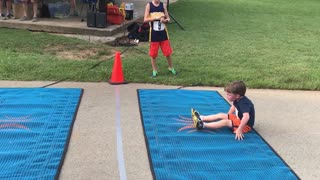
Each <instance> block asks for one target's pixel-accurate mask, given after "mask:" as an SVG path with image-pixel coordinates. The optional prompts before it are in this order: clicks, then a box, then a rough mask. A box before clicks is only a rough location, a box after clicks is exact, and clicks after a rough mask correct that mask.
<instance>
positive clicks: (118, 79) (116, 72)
mask: <svg viewBox="0 0 320 180" xmlns="http://www.w3.org/2000/svg"><path fill="white" fill-rule="evenodd" d="M109 83H110V84H114V85H116V84H125V83H126V82H124V77H123V72H122V63H121V57H120V52H119V51H117V52H116V55H115V57H114V63H113V69H112V74H111V79H110V80H109Z"/></svg>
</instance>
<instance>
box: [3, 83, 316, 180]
mask: <svg viewBox="0 0 320 180" xmlns="http://www.w3.org/2000/svg"><path fill="white" fill-rule="evenodd" d="M50 83H51V82H17V81H14V82H12V81H0V87H42V86H45V85H47V84H50ZM50 87H52V88H53V87H55V88H56V87H64V88H68V87H73V88H83V89H84V94H83V97H82V101H81V104H80V107H79V111H78V114H77V118H76V121H75V123H74V127H73V132H72V136H71V141H70V144H69V148H68V152H67V154H66V158H65V161H64V165H63V167H62V171H61V174H60V179H61V180H70V179H77V180H82V179H83V180H91V179H93V180H100V179H101V180H104V179H108V180H112V179H125V178H126V179H132V180H137V179H141V180H142V179H143V180H146V179H152V174H151V171H150V166H149V160H148V155H147V151H146V145H145V140H144V136H143V129H142V124H141V119H140V113H139V105H138V99H137V92H136V90H137V89H149V88H151V89H176V88H179V86H162V85H151V84H133V83H132V84H126V85H118V86H112V85H109V84H108V83H78V82H62V83H58V84H55V85H53V86H50ZM185 89H195V90H196V89H209V90H217V91H219V92H220V93H221V94H222V95H224V92H223V88H216V87H187V88H185ZM247 96H248V97H250V98H251V99H252V101H253V102H254V104H255V107H256V124H255V129H256V130H257V131H258V132H259V133H260V134H261V135H262V136H263V137H264V138H265V140H266V141H267V142H268V143H269V144H270V145H271V146H272V147H273V148H274V149H275V150H276V151H277V152H278V154H279V155H280V156H281V157H282V158H283V159H284V160H285V161H286V162H287V163H288V165H289V166H290V167H291V168H292V169H293V170H294V171H295V172H296V173H297V174H298V175H299V176H300V178H301V179H306V180H308V179H320V171H319V169H320V151H319V149H318V148H319V147H320V133H319V131H318V130H319V129H320V122H319V117H320V112H319V105H318V103H319V102H320V92H319V91H284V90H265V89H261V90H258V89H248V90H247ZM117 122H118V124H117ZM119 164H120V165H119Z"/></svg>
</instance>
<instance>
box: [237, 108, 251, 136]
mask: <svg viewBox="0 0 320 180" xmlns="http://www.w3.org/2000/svg"><path fill="white" fill-rule="evenodd" d="M249 119H250V115H249V113H248V112H246V113H243V114H242V119H241V123H240V125H239V127H238V129H237V130H236V131H235V133H236V139H237V140H242V139H243V137H244V135H243V133H242V129H243V128H244V126H245V125H246V124H247V123H248V121H249Z"/></svg>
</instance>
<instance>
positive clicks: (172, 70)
mask: <svg viewBox="0 0 320 180" xmlns="http://www.w3.org/2000/svg"><path fill="white" fill-rule="evenodd" d="M168 70H169V71H170V72H171V73H172V74H173V75H176V74H177V71H176V70H175V69H174V68H173V67H172V68H168Z"/></svg>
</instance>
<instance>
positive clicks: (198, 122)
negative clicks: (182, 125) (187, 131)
mask: <svg viewBox="0 0 320 180" xmlns="http://www.w3.org/2000/svg"><path fill="white" fill-rule="evenodd" d="M191 117H192V120H193V125H194V127H195V128H197V129H202V128H203V122H202V120H201V119H200V114H199V112H198V111H196V110H195V109H193V108H191Z"/></svg>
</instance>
